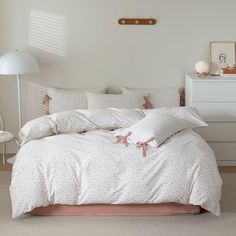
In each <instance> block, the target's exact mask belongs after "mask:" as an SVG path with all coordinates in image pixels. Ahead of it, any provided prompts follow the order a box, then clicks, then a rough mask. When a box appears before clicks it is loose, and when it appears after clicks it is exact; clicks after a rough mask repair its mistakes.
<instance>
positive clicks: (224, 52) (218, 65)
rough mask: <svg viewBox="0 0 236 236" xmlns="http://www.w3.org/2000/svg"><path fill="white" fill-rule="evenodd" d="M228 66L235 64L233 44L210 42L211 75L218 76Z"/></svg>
mask: <svg viewBox="0 0 236 236" xmlns="http://www.w3.org/2000/svg"><path fill="white" fill-rule="evenodd" d="M229 64H235V42H210V65H211V74H212V75H219V74H220V69H222V68H225V67H227V66H228V65H229Z"/></svg>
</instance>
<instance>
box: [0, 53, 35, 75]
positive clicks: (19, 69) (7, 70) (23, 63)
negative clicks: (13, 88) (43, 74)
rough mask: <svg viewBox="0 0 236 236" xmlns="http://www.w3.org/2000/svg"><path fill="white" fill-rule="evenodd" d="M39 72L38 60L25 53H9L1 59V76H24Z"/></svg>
mask: <svg viewBox="0 0 236 236" xmlns="http://www.w3.org/2000/svg"><path fill="white" fill-rule="evenodd" d="M38 71H39V65H38V62H37V61H36V59H35V58H34V57H33V56H31V55H30V54H28V53H25V52H19V51H15V52H9V53H6V54H4V55H3V56H1V57H0V74H2V75H24V74H33V73H36V72H38Z"/></svg>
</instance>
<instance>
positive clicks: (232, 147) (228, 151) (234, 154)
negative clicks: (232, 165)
mask: <svg viewBox="0 0 236 236" xmlns="http://www.w3.org/2000/svg"><path fill="white" fill-rule="evenodd" d="M209 146H210V147H211V148H212V149H213V151H214V152H215V155H216V160H217V161H236V142H235V143H209Z"/></svg>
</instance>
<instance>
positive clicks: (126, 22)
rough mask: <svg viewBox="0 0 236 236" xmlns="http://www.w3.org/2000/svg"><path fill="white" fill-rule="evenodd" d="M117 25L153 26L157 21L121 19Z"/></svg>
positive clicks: (150, 19)
mask: <svg viewBox="0 0 236 236" xmlns="http://www.w3.org/2000/svg"><path fill="white" fill-rule="evenodd" d="M118 23H119V24H120V25H155V24H156V23H157V20H156V19H153V18H121V19H119V20H118Z"/></svg>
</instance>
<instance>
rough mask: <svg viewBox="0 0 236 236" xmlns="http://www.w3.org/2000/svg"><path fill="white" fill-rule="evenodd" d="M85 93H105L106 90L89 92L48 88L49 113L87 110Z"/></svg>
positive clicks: (98, 89) (99, 89) (100, 89)
mask: <svg viewBox="0 0 236 236" xmlns="http://www.w3.org/2000/svg"><path fill="white" fill-rule="evenodd" d="M87 91H94V92H96V93H105V92H106V88H97V89H90V90H74V89H58V88H48V89H47V94H48V102H49V113H50V114H52V113H56V112H60V111H68V110H74V109H88V102H87V95H86V92H87Z"/></svg>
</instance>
